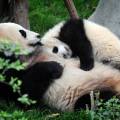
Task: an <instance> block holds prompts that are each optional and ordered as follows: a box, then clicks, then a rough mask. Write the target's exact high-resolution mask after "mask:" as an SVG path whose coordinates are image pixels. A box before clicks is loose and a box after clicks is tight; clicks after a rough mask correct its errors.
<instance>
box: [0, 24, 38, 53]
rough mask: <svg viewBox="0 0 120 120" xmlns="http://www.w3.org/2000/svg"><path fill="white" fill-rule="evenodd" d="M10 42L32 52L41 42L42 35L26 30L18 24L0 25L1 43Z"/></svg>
mask: <svg viewBox="0 0 120 120" xmlns="http://www.w3.org/2000/svg"><path fill="white" fill-rule="evenodd" d="M2 39H3V40H4V39H7V40H10V41H11V42H12V43H15V44H18V45H20V46H21V49H24V50H25V49H27V50H29V51H30V52H32V51H33V50H34V47H33V46H34V44H37V43H38V42H39V41H40V35H39V34H38V33H36V32H33V31H30V30H28V29H25V28H24V27H22V26H21V25H18V24H16V23H10V22H9V23H0V41H1V40H2Z"/></svg>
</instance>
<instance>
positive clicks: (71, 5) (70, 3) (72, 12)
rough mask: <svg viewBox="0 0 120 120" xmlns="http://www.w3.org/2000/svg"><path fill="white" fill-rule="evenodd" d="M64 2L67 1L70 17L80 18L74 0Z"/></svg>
mask: <svg viewBox="0 0 120 120" xmlns="http://www.w3.org/2000/svg"><path fill="white" fill-rule="evenodd" d="M64 3H65V6H66V7H67V9H68V12H69V14H70V17H71V18H73V19H78V18H79V16H78V13H77V10H76V8H75V5H74V3H73V0H64Z"/></svg>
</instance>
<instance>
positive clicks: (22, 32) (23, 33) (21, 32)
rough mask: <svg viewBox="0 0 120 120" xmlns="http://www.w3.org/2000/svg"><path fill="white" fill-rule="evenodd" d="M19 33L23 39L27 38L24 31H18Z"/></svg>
mask: <svg viewBox="0 0 120 120" xmlns="http://www.w3.org/2000/svg"><path fill="white" fill-rule="evenodd" d="M19 32H20V34H21V35H22V36H23V37H24V38H26V37H27V34H26V32H25V31H24V30H19Z"/></svg>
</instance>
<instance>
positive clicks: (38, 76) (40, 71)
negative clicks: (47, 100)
mask: <svg viewBox="0 0 120 120" xmlns="http://www.w3.org/2000/svg"><path fill="white" fill-rule="evenodd" d="M62 73H63V67H62V66H61V65H60V64H59V63H57V62H52V61H51V62H40V63H36V64H34V65H33V66H31V67H28V68H27V69H25V70H21V71H17V70H15V69H8V70H7V71H6V72H5V75H6V79H7V81H8V82H9V81H10V77H11V76H13V77H17V78H18V79H20V80H22V85H21V93H22V94H28V95H29V97H30V98H31V99H34V100H37V101H38V100H40V99H41V98H42V96H43V94H44V93H45V91H46V90H47V88H48V87H49V86H50V84H52V82H54V79H57V78H59V77H61V75H62ZM18 97H20V95H19V94H18V93H14V92H13V89H12V87H11V86H10V85H8V84H6V83H4V82H0V98H2V99H5V100H7V101H8V102H9V101H15V102H16V103H17V105H20V107H21V106H22V105H21V104H20V102H18V101H17V98H18ZM22 107H23V106H22Z"/></svg>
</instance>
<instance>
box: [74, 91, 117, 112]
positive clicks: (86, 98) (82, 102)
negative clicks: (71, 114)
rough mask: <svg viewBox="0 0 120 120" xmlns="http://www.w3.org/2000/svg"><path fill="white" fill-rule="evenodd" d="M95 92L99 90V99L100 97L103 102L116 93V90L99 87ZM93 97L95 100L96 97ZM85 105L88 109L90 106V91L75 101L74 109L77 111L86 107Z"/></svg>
mask: <svg viewBox="0 0 120 120" xmlns="http://www.w3.org/2000/svg"><path fill="white" fill-rule="evenodd" d="M97 92H100V95H99V100H100V99H102V100H103V101H104V102H106V101H108V100H109V99H111V98H112V97H113V96H115V95H116V92H115V91H113V90H111V89H101V90H100V91H97ZM95 93H96V92H95ZM94 97H95V95H94ZM94 99H95V100H96V98H94ZM86 107H88V108H89V109H90V108H91V98H90V93H88V94H85V95H83V96H82V97H80V98H79V99H78V100H77V101H76V103H75V106H74V110H75V111H77V110H80V109H86Z"/></svg>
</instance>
